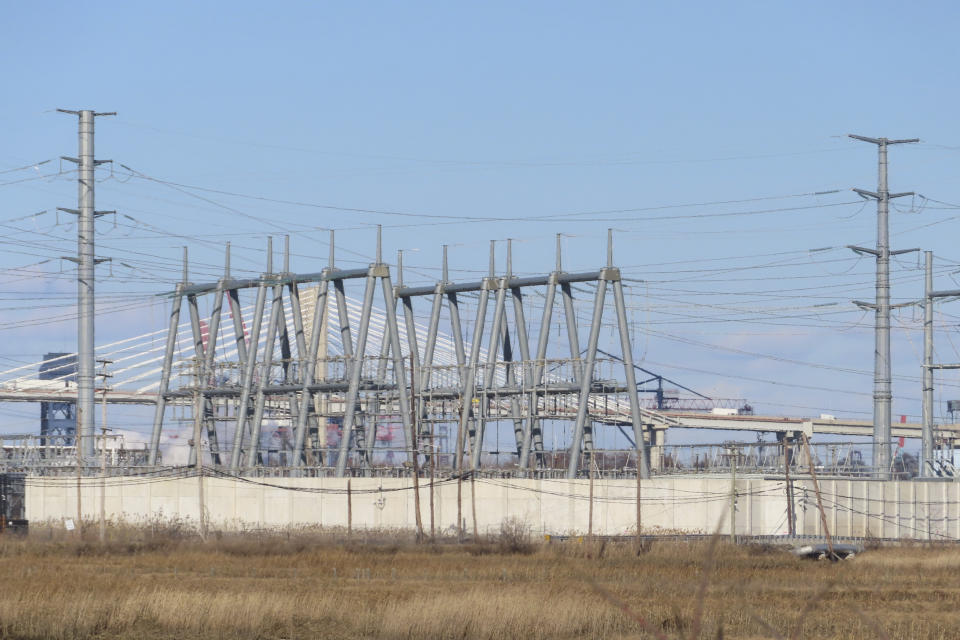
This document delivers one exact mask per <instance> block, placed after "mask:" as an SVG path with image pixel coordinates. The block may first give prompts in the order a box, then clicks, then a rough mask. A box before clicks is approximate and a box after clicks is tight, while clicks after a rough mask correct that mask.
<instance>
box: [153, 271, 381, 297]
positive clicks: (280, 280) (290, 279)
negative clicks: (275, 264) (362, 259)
mask: <svg viewBox="0 0 960 640" xmlns="http://www.w3.org/2000/svg"><path fill="white" fill-rule="evenodd" d="M368 273H370V269H369V268H366V269H334V270H333V271H330V272H327V271H326V270H324V271H321V272H319V273H277V274H274V275H269V274H264V275H262V276H260V277H259V278H246V279H243V280H223V281H220V282H206V283H203V284H188V285H186V286H185V287H183V294H184V295H188V296H197V295H202V294H204V293H212V292H214V291H216V290H217V289H218V288H221V287H222V288H223V290H224V291H234V290H236V289H252V288H254V287H259V286H260V285H261V284H264V285H267V286H276V285H285V284H291V283H294V282H295V283H297V284H300V283H303V282H321V281H322V280H353V279H356V278H366V277H367V274H368ZM176 294H177V292H176V291H165V292H163V293H158V294H157V296H158V297H167V298H169V297H172V296H174V295H176Z"/></svg>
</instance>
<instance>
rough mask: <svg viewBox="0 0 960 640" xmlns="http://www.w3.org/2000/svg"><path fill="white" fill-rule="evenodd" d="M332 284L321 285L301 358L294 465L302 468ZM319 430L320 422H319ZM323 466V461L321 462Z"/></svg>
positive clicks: (324, 282) (323, 283)
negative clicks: (300, 386)
mask: <svg viewBox="0 0 960 640" xmlns="http://www.w3.org/2000/svg"><path fill="white" fill-rule="evenodd" d="M329 286H330V283H329V282H327V281H326V280H324V281H323V282H321V283H320V289H319V291H317V300H316V302H315V303H314V306H313V324H312V328H311V333H310V347H309V350H308V351H307V352H306V353H303V352H301V354H300V358H301V361H302V362H303V363H304V364H303V372H302V376H301V382H302V383H303V390H302V391H301V392H300V410H299V411H298V412H297V429H296V433H295V436H294V443H293V464H294V465H295V466H300V465H301V464H303V444H304V442H305V441H306V435H307V417H308V414H309V413H310V404H311V402H310V400H311V398H312V397H313V394H312V393H311V392H310V389H309V387H310V385H312V384H313V381H314V377H315V375H316V371H317V351H318V350H319V349H320V333H321V331H322V329H323V319H324V317H325V316H326V313H327V291H328V289H329ZM318 428H319V422H318ZM320 463H321V464H322V461H320Z"/></svg>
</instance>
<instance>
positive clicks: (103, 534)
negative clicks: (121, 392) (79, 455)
mask: <svg viewBox="0 0 960 640" xmlns="http://www.w3.org/2000/svg"><path fill="white" fill-rule="evenodd" d="M103 405H104V407H106V405H107V399H106V392H104V399H103ZM104 413H106V411H104ZM100 430H101V435H100V544H106V542H107V425H106V423H104V424H102V425H100Z"/></svg>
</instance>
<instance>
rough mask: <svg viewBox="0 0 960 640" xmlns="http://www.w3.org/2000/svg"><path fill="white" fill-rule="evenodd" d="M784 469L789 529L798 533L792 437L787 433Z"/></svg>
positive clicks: (784, 438)
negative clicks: (794, 494) (793, 478)
mask: <svg viewBox="0 0 960 640" xmlns="http://www.w3.org/2000/svg"><path fill="white" fill-rule="evenodd" d="M783 463H784V464H783V469H784V476H785V477H786V480H787V531H788V532H789V533H790V535H792V536H794V535H796V534H797V528H796V524H795V523H794V515H793V482H792V481H791V480H790V438H789V436H787V435H784V437H783Z"/></svg>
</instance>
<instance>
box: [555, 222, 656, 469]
mask: <svg viewBox="0 0 960 640" xmlns="http://www.w3.org/2000/svg"><path fill="white" fill-rule="evenodd" d="M608 282H609V283H612V285H613V293H614V302H615V305H616V312H617V327H618V329H619V333H620V345H621V349H622V351H623V358H622V359H623V368H624V375H625V376H626V382H627V384H626V388H627V394H628V397H629V402H630V416H631V422H632V423H633V433H634V438H635V442H636V446H637V473H639V474H640V475H641V477H647V476H648V475H649V468H648V465H647V451H646V446H647V445H646V443H645V442H644V437H643V424H642V423H641V420H640V400H639V398H638V397H637V383H636V376H635V374H634V371H633V349H632V346H631V344H630V333H629V330H628V325H627V314H626V303H625V302H624V299H623V283H622V280H621V275H620V270H619V269H617V268H615V267H613V238H612V232H610V231H608V232H607V267H606V268H605V269H603V270H602V271H601V272H600V278H599V280H598V281H597V291H596V294H595V296H594V303H593V318H592V320H591V323H590V337H589V339H588V342H587V353H586V358H585V359H584V364H583V372H582V376H581V378H580V394H579V399H578V404H577V418H576V422H575V423H574V427H573V437H572V439H571V442H570V450H569V453H568V456H569V457H568V464H567V478H569V479H573V478H576V477H577V471H578V470H579V468H580V452H581V440H584V441H586V439H587V437H586V436H587V435H588V434H589V432H590V430H591V428H592V427H591V425H590V424H589V413H590V402H591V398H590V390H591V385H592V378H593V368H594V364H595V362H596V355H597V341H598V338H599V334H600V325H601V321H602V319H603V306H604V298H605V296H606V290H607V283H608Z"/></svg>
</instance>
